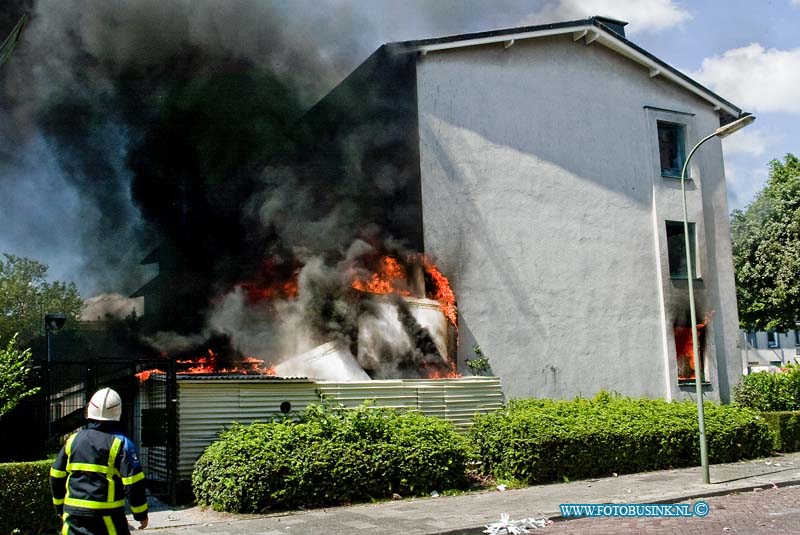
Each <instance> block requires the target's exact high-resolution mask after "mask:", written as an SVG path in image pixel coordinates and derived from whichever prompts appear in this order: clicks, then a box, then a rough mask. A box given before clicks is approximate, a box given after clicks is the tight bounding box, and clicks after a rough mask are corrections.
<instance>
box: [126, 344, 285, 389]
mask: <svg viewBox="0 0 800 535" xmlns="http://www.w3.org/2000/svg"><path fill="white" fill-rule="evenodd" d="M175 362H176V363H177V364H191V365H192V366H191V367H189V368H187V369H185V370H181V371H179V372H177V375H194V374H201V373H237V374H241V375H272V376H274V375H277V373H276V371H275V366H274V365H272V364H266V363H265V362H264V361H263V360H261V359H257V358H255V357H244V358H243V359H242V365H241V366H235V367H232V368H220V367H219V363H218V357H217V354H216V353H214V351H213V350H211V349H209V350H208V355H203V356H201V357H198V358H197V359H183V360H176V361H175ZM153 374H166V372H164V371H163V370H160V369H157V368H152V369H149V370H145V371H141V372H139V373H137V374H136V377H137V378H138V379H139V380H140V381H142V382H144V381H147V380H148V379H149V378H150V376H151V375H153Z"/></svg>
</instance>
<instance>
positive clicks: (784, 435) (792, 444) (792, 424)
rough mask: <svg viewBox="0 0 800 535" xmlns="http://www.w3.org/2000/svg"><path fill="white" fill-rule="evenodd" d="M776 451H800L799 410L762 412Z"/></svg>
mask: <svg viewBox="0 0 800 535" xmlns="http://www.w3.org/2000/svg"><path fill="white" fill-rule="evenodd" d="M761 416H763V417H764V421H765V422H767V425H768V426H769V431H770V434H771V435H772V447H773V449H774V450H776V451H782V452H790V451H800V411H781V412H762V413H761Z"/></svg>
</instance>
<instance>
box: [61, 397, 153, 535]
mask: <svg viewBox="0 0 800 535" xmlns="http://www.w3.org/2000/svg"><path fill="white" fill-rule="evenodd" d="M121 414H122V399H121V398H120V397H119V394H117V393H116V392H115V391H114V390H112V389H110V388H103V389H101V390H98V391H97V392H95V394H94V395H93V396H92V399H91V401H89V404H88V405H87V407H86V418H87V420H88V422H87V425H86V427H85V428H84V429H81V430H79V431H78V432H77V433H75V434H73V435H72V436H70V437H69V438H68V439H67V443H66V444H65V445H64V447H63V448H62V449H61V451H60V452H59V454H58V457H56V461H55V463H53V467H52V468H51V469H50V489H51V490H52V492H53V504H55V506H56V510H57V511H58V514H59V516H61V517H62V519H63V523H64V524H63V529H62V531H61V534H62V535H78V534H80V535H99V534H102V535H125V534H130V530H129V528H128V521H127V519H126V518H125V494H126V493H127V495H128V502H129V503H130V507H131V512H132V513H133V518H134V519H135V520H138V521H139V529H144V528H146V527H147V494H146V492H145V482H144V472H142V466H141V464H140V463H139V456H138V455H137V453H136V446H134V444H133V442H131V441H130V440H129V439H128V438H127V437H125V435H123V434H122V433H121V426H120V423H119V419H120V416H121Z"/></svg>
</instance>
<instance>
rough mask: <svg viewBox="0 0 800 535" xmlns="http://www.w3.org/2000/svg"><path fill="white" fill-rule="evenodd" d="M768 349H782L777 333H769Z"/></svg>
mask: <svg viewBox="0 0 800 535" xmlns="http://www.w3.org/2000/svg"><path fill="white" fill-rule="evenodd" d="M767 347H781V340H780V338H779V337H778V332H777V331H767Z"/></svg>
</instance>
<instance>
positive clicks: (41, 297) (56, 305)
mask: <svg viewBox="0 0 800 535" xmlns="http://www.w3.org/2000/svg"><path fill="white" fill-rule="evenodd" d="M46 276H47V266H46V265H44V264H41V263H39V262H37V261H36V260H31V259H28V258H23V257H19V256H14V255H10V254H3V255H2V258H0V340H7V339H10V338H11V337H12V336H14V335H15V333H18V334H19V339H18V341H19V343H20V344H23V345H28V344H29V343H30V341H31V340H32V339H34V338H35V337H37V336H40V335H42V334H44V315H45V314H46V313H49V312H60V313H63V314H65V315H66V316H67V326H70V325H71V326H73V327H74V326H77V324H78V320H79V319H80V316H81V312H82V311H83V306H84V305H83V299H82V298H81V296H80V294H79V293H78V289H77V288H76V287H75V284H73V283H65V282H60V281H55V282H48V281H47V280H46V279H45V277H46Z"/></svg>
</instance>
